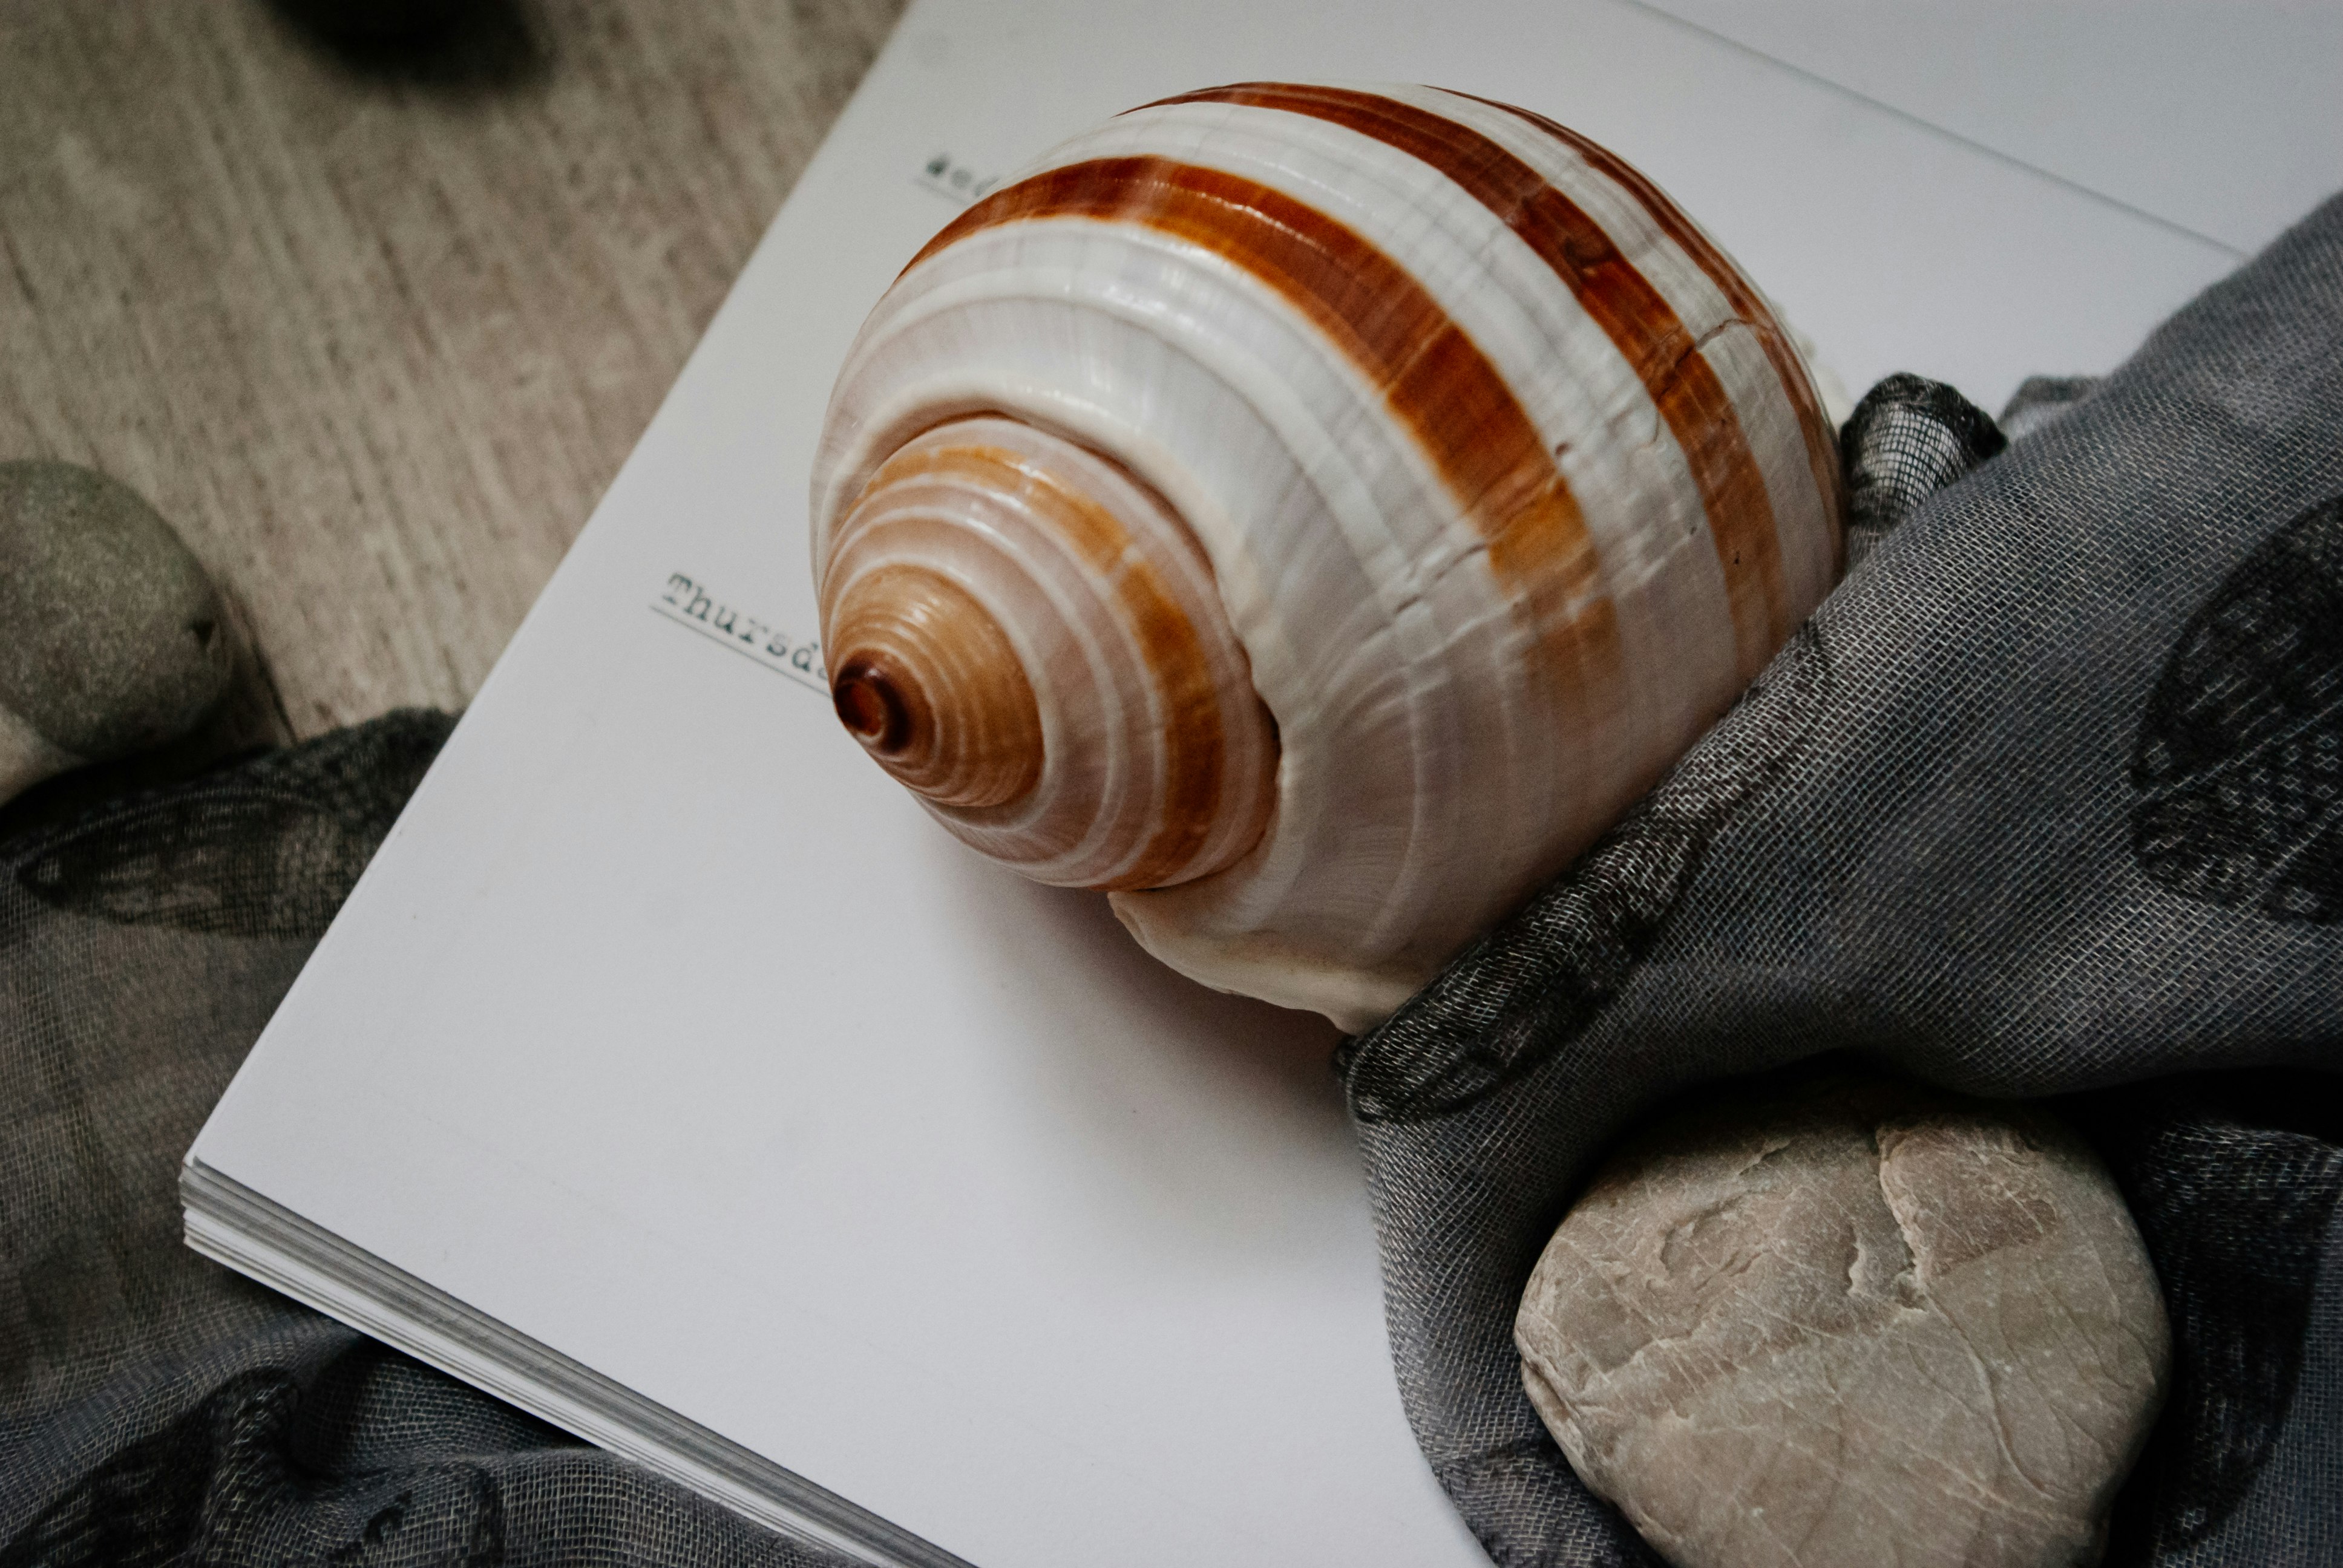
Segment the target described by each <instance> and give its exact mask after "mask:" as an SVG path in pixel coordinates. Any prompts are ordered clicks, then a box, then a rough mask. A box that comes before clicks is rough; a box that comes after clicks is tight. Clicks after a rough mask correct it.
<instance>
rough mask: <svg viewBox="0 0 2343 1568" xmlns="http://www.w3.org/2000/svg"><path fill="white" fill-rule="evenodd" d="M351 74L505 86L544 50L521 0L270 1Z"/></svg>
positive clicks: (529, 72)
mask: <svg viewBox="0 0 2343 1568" xmlns="http://www.w3.org/2000/svg"><path fill="white" fill-rule="evenodd" d="M267 5H268V6H269V8H270V9H271V10H273V11H275V12H276V13H277V15H279V16H280V17H282V18H284V20H285V21H286V22H287V23H288V24H290V25H291V26H292V27H293V29H294V30H295V31H296V32H297V33H299V34H300V35H302V36H303V37H305V38H307V40H308V41H309V42H310V43H311V44H313V45H316V46H317V47H318V48H320V49H322V50H324V51H325V52H326V53H327V54H328V55H332V56H333V57H334V58H335V59H336V60H337V62H338V63H339V64H340V65H342V66H343V67H344V68H345V69H347V70H348V71H349V72H351V73H352V74H353V75H359V76H367V77H374V78H378V79H385V80H396V81H410V82H415V83H418V84H420V85H427V86H437V87H459V88H460V87H489V88H495V87H509V86H515V85H519V84H520V83H522V82H524V81H527V80H529V79H531V78H533V77H536V76H538V75H542V74H543V68H544V65H545V64H546V60H547V55H546V53H545V51H544V50H543V49H542V48H541V47H540V45H539V44H538V37H537V34H536V31H535V29H533V28H532V27H531V26H530V25H529V18H528V12H527V10H526V9H525V8H524V6H523V5H521V4H520V3H519V0H267Z"/></svg>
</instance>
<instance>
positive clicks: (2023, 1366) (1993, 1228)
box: [1514, 1080, 2171, 1568]
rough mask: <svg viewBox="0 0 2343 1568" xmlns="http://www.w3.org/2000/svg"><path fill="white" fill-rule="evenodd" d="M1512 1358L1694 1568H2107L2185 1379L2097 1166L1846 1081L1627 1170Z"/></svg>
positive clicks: (1683, 1125) (2002, 1122)
mask: <svg viewBox="0 0 2343 1568" xmlns="http://www.w3.org/2000/svg"><path fill="white" fill-rule="evenodd" d="M1514 1339H1515V1342H1516V1343H1517V1345H1518V1346H1519V1348H1520V1350H1521V1353H1522V1378H1523V1383H1524V1385H1525V1386H1526V1387H1527V1388H1528V1390H1529V1394H1530V1398H1531V1400H1532V1401H1533V1402H1534V1403H1535V1404H1536V1405H1537V1408H1538V1413H1539V1414H1540V1415H1541V1416H1543V1417H1544V1421H1545V1424H1546V1426H1547V1428H1548V1429H1549V1430H1550V1431H1552V1432H1553V1433H1554V1438H1555V1441H1557V1442H1560V1443H1561V1445H1562V1449H1563V1452H1564V1453H1565V1454H1567V1455H1568V1456H1569V1459H1570V1462H1571V1464H1572V1465H1573V1466H1574V1468H1575V1469H1576V1470H1577V1472H1578V1473H1579V1475H1580V1476H1581V1477H1582V1478H1584V1480H1585V1482H1586V1483H1587V1484H1588V1485H1589V1486H1590V1487H1592V1488H1593V1489H1594V1491H1595V1492H1596V1493H1599V1494H1601V1495H1602V1496H1604V1497H1605V1498H1608V1499H1609V1500H1610V1501H1611V1502H1613V1503H1615V1504H1617V1505H1618V1507H1619V1509H1620V1510H1621V1512H1623V1513H1624V1514H1625V1515H1626V1516H1627V1518H1628V1519H1629V1521H1630V1522H1632V1523H1634V1526H1635V1528H1636V1529H1637V1530H1638V1531H1640V1532H1642V1533H1643V1535H1644V1539H1645V1540H1647V1541H1649V1542H1650V1543H1652V1545H1653V1546H1654V1547H1655V1548H1656V1549H1657V1550H1658V1551H1659V1552H1660V1553H1662V1554H1663V1555H1664V1556H1666V1557H1667V1558H1668V1559H1669V1561H1670V1562H1672V1563H1677V1564H1679V1565H1680V1568H1772V1565H1775V1564H1779V1565H1784V1568H1787V1565H1791V1564H1796V1565H1798V1568H1838V1565H1840V1564H1845V1565H1847V1568H1854V1565H1856V1564H1861V1565H1863V1568H1955V1565H1958V1568H2034V1565H2042V1568H2048V1565H2050V1564H2069V1563H2092V1562H2095V1561H2097V1557H2098V1554H2099V1551H2100V1547H2101V1543H2102V1538H2103V1533H2104V1521H2105V1518H2106V1513H2107V1505H2108V1504H2109V1503H2111V1502H2112V1501H2113V1499H2114V1496H2115V1493H2116V1490H2117V1487H2118V1486H2119V1485H2120V1484H2121V1483H2122V1480H2123V1477H2124V1474H2125V1473H2126V1472H2127V1470H2128V1469H2129V1468H2130V1466H2131V1462H2132V1461H2133V1459H2134V1458H2136V1457H2137V1454H2138V1452H2139V1449H2140V1445H2141V1444H2142V1443H2143V1442H2145V1441H2146V1440H2147V1431H2148V1427H2149V1424H2150V1423H2151V1422H2152V1421H2153V1420H2154V1418H2155V1414H2156V1411H2157V1406H2158V1404H2159V1403H2160V1402H2161V1401H2162V1398H2163V1392H2164V1387H2165V1382H2166V1379H2167V1372H2168V1367H2169V1364H2170V1361H2171V1349H2170V1332H2169V1329H2168V1327H2167V1322H2166V1320H2165V1312H2164V1301H2163V1297H2162V1295H2161V1293H2160V1292H2159V1291H2158V1290H2157V1282H2156V1275H2155V1272H2154V1270H2153V1269H2152V1267H2151V1266H2150V1264H2149V1262H2148V1259H2147V1251H2146V1249H2145V1248H2144V1247H2143V1246H2142V1245H2141V1242H2140V1239H2139V1232H2138V1231H2137V1228H2136V1227H2135V1226H2134V1225H2133V1223H2132V1220H2131V1215H2130V1213H2129V1212H2128V1211H2127V1210H2126V1209H2125V1207H2124V1202H2123V1199H2122V1196H2121V1194H2120V1193H2118V1192H2117V1189H2116V1186H2115V1183H2114V1181H2113V1180H2112V1179H2111V1178H2110V1177H2109V1176H2108V1175H2107V1171H2106V1169H2105V1168H2104V1167H2103V1166H2102V1165H2101V1164H2100V1163H2099V1161H2098V1160H2097V1157H2096V1156H2095V1155H2094V1154H2093V1153H2092V1152H2091V1151H2090V1150H2089V1148H2088V1147H2087V1145H2085V1144H2084V1143H2083V1142H2082V1141H2080V1140H2079V1139H2077V1137H2076V1136H2075V1135H2074V1134H2073V1133H2071V1132H2070V1131H2067V1130H2066V1128H2065V1127H2064V1126H2063V1125H2061V1124H2060V1123H2059V1122H2057V1121H2056V1120H2055V1119H2054V1118H2052V1117H2051V1116H2049V1115H2048V1114H2046V1113H2045V1112H2043V1111H2038V1110H2036V1109H2033V1108H2029V1107H2026V1106H2017V1105H1991V1106H1987V1105H1982V1104H1978V1103H1975V1102H1970V1101H1961V1100H1957V1099H1955V1098H1952V1097H1949V1096H1944V1095H1938V1094H1935V1093H1933V1092H1930V1091H1925V1090H1920V1089H1917V1088H1914V1087H1908V1086H1906V1085H1902V1084H1893V1083H1881V1082H1864V1083H1851V1082H1848V1081H1844V1080H1837V1081H1830V1082H1826V1083H1822V1084H1816V1085H1811V1086H1808V1087H1806V1088H1805V1089H1803V1090H1801V1091H1796V1092H1795V1093H1793V1094H1791V1095H1789V1096H1787V1097H1785V1098H1781V1099H1776V1100H1773V1101H1765V1102H1759V1103H1749V1102H1744V1103H1741V1104H1738V1105H1730V1106H1727V1105H1714V1106H1707V1107H1704V1108H1702V1109H1700V1110H1698V1111H1692V1112H1688V1113H1684V1114H1681V1115H1678V1116H1676V1117H1674V1118H1672V1119H1670V1120H1668V1121H1664V1122H1663V1123H1661V1124H1659V1125H1657V1126H1655V1127H1654V1128H1653V1129H1652V1130H1650V1131H1648V1132H1646V1133H1644V1135H1643V1136H1641V1137H1640V1138H1638V1139H1636V1140H1635V1141H1633V1142H1632V1143H1630V1144H1629V1145H1628V1146H1626V1147H1625V1148H1624V1149H1623V1150H1622V1151H1619V1152H1618V1154H1617V1155H1616V1156H1615V1157H1614V1159H1613V1160H1612V1161H1610V1163H1608V1164H1607V1165H1606V1166H1605V1167H1604V1169H1603V1170H1602V1171H1600V1172H1599V1173H1598V1174H1597V1175H1596V1177H1595V1179H1594V1183H1593V1184H1592V1186H1590V1187H1589V1188H1588V1190H1587V1191H1586V1193H1585V1195H1584V1197H1582V1198H1581V1199H1580V1200H1579V1201H1578V1202H1577V1204H1576V1205H1575V1206H1574V1208H1573V1209H1572V1210H1571V1211H1570V1213H1569V1215H1568V1217H1567V1218H1565V1219H1564V1221H1563V1223H1562V1226H1561V1228H1560V1229H1559V1230H1557V1231H1555V1232H1554V1239H1553V1241H1551V1242H1550V1243H1548V1245H1547V1247H1546V1250H1545V1252H1544V1255H1543V1256H1542V1257H1541V1258H1540V1259H1539V1261H1538V1264H1537V1268H1536V1270H1535V1271H1534V1273H1533V1274H1532V1276H1531V1279H1530V1283H1529V1288H1528V1290H1527V1291H1526V1292H1524V1294H1523V1298H1522V1306H1521V1312H1520V1315H1519V1316H1518V1318H1517V1319H1516V1320H1515V1322H1514Z"/></svg>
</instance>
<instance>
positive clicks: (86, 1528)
mask: <svg viewBox="0 0 2343 1568" xmlns="http://www.w3.org/2000/svg"><path fill="white" fill-rule="evenodd" d="M447 725H448V720H447V719H445V718H443V717H441V716H439V715H436V714H414V713H409V714H394V715H392V716H390V717H389V718H387V719H381V720H377V722H375V723H373V724H370V725H366V726H363V727H361V728H359V729H353V730H346V731H343V732H341V733H339V734H337V735H334V736H330V737H327V738H326V739H323V740H319V741H317V742H313V743H311V744H309V745H307V746H304V747H301V748H298V749H294V750H290V751H286V752H281V753H277V754H275V755H273V756H269V757H266V758H263V759H259V760H257V761H254V762H249V763H246V764H245V765H242V766H240V767H236V768H233V769H227V770H226V771H223V772H220V773H217V774H214V775H212V776H210V777H207V778H206V779H199V780H196V781H195V782H193V783H191V784H187V785H185V786H181V787H179V788H176V789H168V790H163V791H158V792H154V793H149V794H145V795H140V796H134V797H131V798H129V799H123V800H118V801H116V802H114V803H112V804H109V805H106V806H102V807H99V808H96V809H93V810H89V811H87V812H85V814H83V815H81V816H79V817H78V818H76V819H73V820H71V821H70V822H67V823H65V824H62V825H52V826H49V827H45V828H35V829H31V830H29V831H25V832H22V833H17V834H15V835H14V836H11V837H9V838H7V839H0V1112H5V1113H0V1543H5V1544H0V1568H18V1565H25V1564H35V1563H37V1564H57V1565H64V1564H93V1565H95V1564H101V1563H103V1564H126V1563H129V1564H135V1563H337V1564H351V1565H358V1564H365V1565H385V1568H392V1565H395V1568H418V1565H420V1564H425V1563H447V1564H457V1563H462V1564H472V1565H478V1568H488V1565H491V1564H508V1565H513V1568H519V1565H524V1564H553V1563H721V1564H749V1563H757V1564H768V1565H771V1568H811V1565H812V1564H815V1563H830V1562H831V1561H832V1559H830V1558H828V1557H826V1556H823V1555H820V1554H817V1553H808V1552H804V1551H800V1550H799V1549H797V1548H794V1547H792V1546H790V1545H789V1543H785V1542H783V1541H782V1540H780V1539H779V1537H777V1536H774V1535H771V1534H769V1533H765V1532H763V1531H761V1530H759V1529H757V1528H756V1527H754V1526H752V1525H750V1524H749V1523H745V1522H744V1521H742V1520H740V1519H739V1518H737V1517H735V1516H734V1515H732V1514H729V1513H726V1512H724V1511H723V1510H721V1509H719V1508H718V1507H716V1506H715V1505H714V1504H712V1503H706V1502H703V1501H702V1500H700V1499H699V1498H698V1497H696V1496H694V1495H692V1494H690V1493H687V1492H684V1491H683V1490H681V1489H680V1488H679V1487H676V1486H674V1485H671V1484H669V1483H666V1482H663V1481H661V1480H659V1479H658V1478H656V1477H654V1476H652V1475H650V1474H649V1473H646V1472H644V1471H641V1470H639V1469H638V1468H636V1467H635V1466H633V1465H630V1464H628V1463H627V1462H624V1461H622V1460H619V1459H617V1458H615V1457H613V1456H611V1455H609V1454H605V1453H601V1452H597V1451H595V1450H592V1449H588V1448H586V1447H583V1446H581V1445H579V1444H578V1443H576V1442H572V1441H570V1440H568V1439H567V1438H565V1437H564V1436H562V1435H561V1434H560V1433H558V1432H555V1431H553V1430H552V1429H550V1428H548V1427H546V1426H544V1425H542V1424H540V1423H539V1422H536V1421H534V1420H532V1419H530V1418H529V1417H528V1416H525V1415H522V1414H520V1413H519V1412H516V1411H513V1410H511V1409H509V1408H508V1407H506V1406H504V1405H502V1404H499V1403H498V1402H496V1401H495V1400H492V1399H490V1398H488V1396H487V1395H485V1394H482V1393H479V1392H476V1391H474V1390H472V1389H470V1388H468V1387H466V1386H464V1385H463V1384H460V1383H458V1382H454V1381H453V1380H451V1379H448V1378H446V1377H442V1376H441V1375H439V1374H438V1373H437V1372H432V1371H430V1370H429V1369H427V1368H426V1367H423V1366H421V1365H419V1364H418V1363H417V1362H412V1361H410V1360H408V1359H407V1358H406V1357H405V1356H402V1355H399V1354H397V1352H392V1351H389V1350H387V1349H385V1348H383V1347H381V1346H379V1345H377V1344H375V1343H374V1342H371V1341H368V1340H366V1339H363V1338H361V1337H360V1336H359V1335H357V1333H355V1332H351V1331H350V1330H347V1329H345V1328H343V1327H341V1326H340V1325H338V1324H337V1323H334V1322H330V1321H328V1320H327V1319H325V1318H322V1317H319V1316H318V1315H317V1314H316V1313H314V1312H308V1311H307V1310H305V1309H303V1308H300V1307H297V1306H295V1305H294V1304H293V1303H291V1302H287V1301H286V1300H285V1299H283V1298H282V1297H279V1296H277V1295H275V1294H273V1293H271V1292H268V1291H266V1290H263V1289H261V1288H260V1287H259V1286H257V1285H254V1284H250V1283H248V1282H246V1281H245V1280H243V1279H242V1278H241V1277H240V1276H237V1275H235V1274H232V1273H230V1272H228V1271H226V1270H225V1269H222V1268H220V1267H218V1266H217V1265H216V1264H213V1263H211V1262H208V1261H206V1260H204V1259H202V1258H199V1257H197V1256H196V1254H195V1253H193V1252H191V1251H187V1250H186V1247H185V1246H183V1245H182V1244H181V1241H180V1216H179V1205H178V1199H177V1188H176V1179H177V1173H178V1162H179V1159H180V1156H181V1155H182V1154H184V1153H185V1152H186V1148H187V1145H188V1144H189V1143H191V1142H192V1141H194V1139H195V1135H196V1129H197V1128H199V1127H200V1126H201V1125H202V1124H203V1121H204V1118H205V1117H206V1115H207V1114H208V1113H209V1111H210V1110H211V1108H212V1105H213V1103H214V1102H215V1101H216V1100H217V1099H218V1098H219V1095H220V1091H222V1090H223V1089H225V1088H226V1085H227V1081H228V1079H229V1077H230V1076H231V1075H232V1074H233V1073H234V1072H235V1070H236V1065H237V1064H238V1063H239V1062H240V1061H242V1060H243V1059H244V1055H245V1052H246V1050H249V1049H250V1047H251V1045H252V1042H253V1040H255V1039H256V1037H257V1036H258V1034H259V1032H260V1029H261V1026H262V1024H264V1023H265V1022H266V1020H267V1018H268V1014H269V1012H270V1010H272V1009H274V1008H275V1007H276V1005H277V1000H278V999H279V998H280V997H282V996H283V995H284V993H285V990H286V988H287V986H289V985H290V984H291V983H292V980H293V976H294V974H295V972H296V971H297V970H298V969H299V968H300V966H301V962H302V960H304V959H305V958H307V956H308V953H309V950H310V948H311V947H312V946H314V945H315V943H316V942H317V939H318V937H319V936H320V935H322V934H323V933H324V930H325V928H326V923H327V920H330V919H331V918H332V916H333V913H334V910H336V909H337V908H338V907H339V905H340V903H341V901H342V899H343V898H344V896H345V895H347V893H348V891H349V890H350V887H351V886H352V884H353V883H355V882H356V880H357V875H358V872H359V870H360V869H362V868H363V867H364V866H365V865H366V862H367V859H368V858H369V857H370V856H371V855H372V854H373V853H374V850H375V848H376V846H377V844H378V843H379V842H380V841H381V839H382V837H383V834H384V833H385V832H386V831H387V829H388V828H389V826H390V822H391V819H392V818H393V817H394V816H395V815H396V814H397V809H398V808H399V806H400V805H401V804H402V803H403V802H404V801H405V799H406V798H407V793H408V791H409V790H410V789H413V787H414V785H415V782H416V780H417V779H419V778H420V777H421V776H422V772H423V769H424V768H425V766H426V765H427V763H428V762H429V761H430V759H431V758H432V756H433V755H434V754H435V753H436V752H437V749H438V746H439V743H440V741H441V740H442V739H444V738H445V736H446V734H447Z"/></svg>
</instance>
